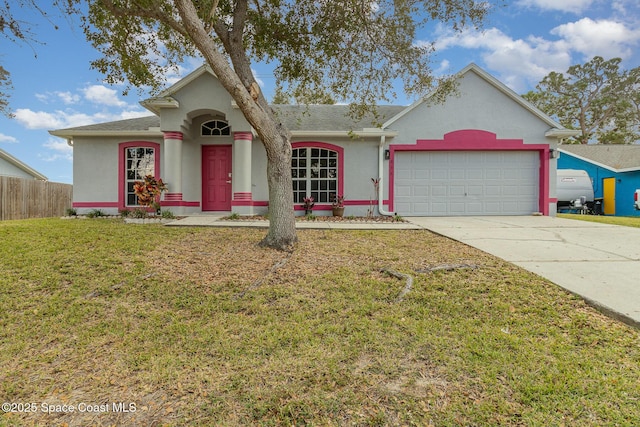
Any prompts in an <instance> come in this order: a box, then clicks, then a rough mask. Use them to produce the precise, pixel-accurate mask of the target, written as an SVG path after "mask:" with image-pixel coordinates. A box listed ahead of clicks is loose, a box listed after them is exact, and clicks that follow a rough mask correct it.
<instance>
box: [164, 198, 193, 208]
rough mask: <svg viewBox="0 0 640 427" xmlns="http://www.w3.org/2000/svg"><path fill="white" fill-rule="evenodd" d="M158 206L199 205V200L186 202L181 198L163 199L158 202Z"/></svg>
mask: <svg viewBox="0 0 640 427" xmlns="http://www.w3.org/2000/svg"><path fill="white" fill-rule="evenodd" d="M160 206H187V207H192V208H193V207H196V208H198V207H200V202H187V201H183V200H175V201H174V200H164V201H162V202H160Z"/></svg>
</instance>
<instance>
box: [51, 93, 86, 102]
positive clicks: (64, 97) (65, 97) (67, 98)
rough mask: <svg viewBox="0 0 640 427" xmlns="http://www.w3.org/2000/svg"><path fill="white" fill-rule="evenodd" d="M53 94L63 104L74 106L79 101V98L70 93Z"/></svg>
mask: <svg viewBox="0 0 640 427" xmlns="http://www.w3.org/2000/svg"><path fill="white" fill-rule="evenodd" d="M55 94H56V96H58V98H60V100H62V102H64V103H65V104H75V103H77V102H79V101H80V96H79V95H78V94H74V93H71V92H55Z"/></svg>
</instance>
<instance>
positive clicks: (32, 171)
mask: <svg viewBox="0 0 640 427" xmlns="http://www.w3.org/2000/svg"><path fill="white" fill-rule="evenodd" d="M0 159H3V160H5V161H7V162H8V163H10V164H12V165H13V166H15V167H17V168H18V169H20V170H22V171H24V172H25V173H26V174H28V175H31V176H32V177H33V178H34V179H39V180H41V181H48V180H49V178H47V177H46V176H44V175H42V174H41V173H40V172H38V171H37V170H35V169H33V168H32V167H30V166H29V165H27V164H26V163H23V162H21V161H20V160H18V159H16V158H15V157H13V156H12V155H11V154H9V153H7V152H6V151H4V150H3V149H0Z"/></svg>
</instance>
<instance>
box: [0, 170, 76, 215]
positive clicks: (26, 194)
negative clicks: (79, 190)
mask: <svg viewBox="0 0 640 427" xmlns="http://www.w3.org/2000/svg"><path fill="white" fill-rule="evenodd" d="M72 197H73V186H72V185H70V184H61V183H59V182H49V181H38V180H35V179H25V178H15V177H11V176H0V221H3V220H6V219H26V218H47V217H55V216H63V215H65V214H66V210H67V209H68V208H70V207H71V200H72Z"/></svg>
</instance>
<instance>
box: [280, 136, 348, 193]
mask: <svg viewBox="0 0 640 427" xmlns="http://www.w3.org/2000/svg"><path fill="white" fill-rule="evenodd" d="M294 146H295V144H294ZM340 155H341V153H339V152H338V151H337V150H332V149H330V148H324V147H322V146H317V147H314V146H305V147H299V148H294V149H293V152H292V158H291V176H292V178H293V202H294V203H303V202H304V198H305V197H313V200H314V201H315V202H316V203H331V202H332V201H333V199H334V197H335V196H336V195H337V194H339V193H340V191H341V189H340V178H341V177H340V172H341V167H340V166H341V162H342V159H340Z"/></svg>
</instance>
